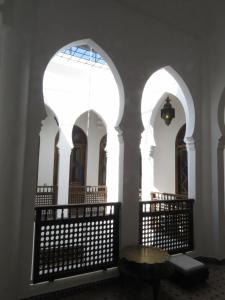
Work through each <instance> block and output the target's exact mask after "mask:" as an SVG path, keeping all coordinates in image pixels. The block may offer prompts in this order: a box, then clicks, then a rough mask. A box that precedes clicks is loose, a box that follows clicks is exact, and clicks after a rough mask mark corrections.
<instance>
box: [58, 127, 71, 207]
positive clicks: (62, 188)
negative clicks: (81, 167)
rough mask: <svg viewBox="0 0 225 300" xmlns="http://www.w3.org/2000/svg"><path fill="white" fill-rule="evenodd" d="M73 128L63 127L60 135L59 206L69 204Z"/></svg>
mask: <svg viewBox="0 0 225 300" xmlns="http://www.w3.org/2000/svg"><path fill="white" fill-rule="evenodd" d="M70 132H71V134H72V128H71V130H70V127H69V128H68V127H67V128H66V127H63V126H62V127H61V128H60V134H59V142H58V148H59V173H58V204H59V205H60V204H68V193H69V174H70V155H71V149H72V146H73V145H72V141H71V138H70V137H69V133H70Z"/></svg>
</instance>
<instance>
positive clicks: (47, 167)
mask: <svg viewBox="0 0 225 300" xmlns="http://www.w3.org/2000/svg"><path fill="white" fill-rule="evenodd" d="M54 123H55V124H54ZM57 131H58V126H57V125H56V122H55V121H54V119H53V118H51V117H49V116H48V117H47V118H46V119H45V120H44V121H43V125H42V128H41V132H40V147H39V164H38V185H44V184H46V185H53V172H54V155H55V136H56V134H57Z"/></svg>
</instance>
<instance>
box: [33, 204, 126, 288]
mask: <svg viewBox="0 0 225 300" xmlns="http://www.w3.org/2000/svg"><path fill="white" fill-rule="evenodd" d="M49 211H51V214H49ZM119 211H120V204H119V203H107V204H106V203H105V204H88V205H85V204H83V205H60V206H59V205H58V206H48V207H36V208H35V213H36V218H35V242H34V266H33V282H34V283H37V282H42V281H51V280H54V279H56V278H63V277H67V276H72V275H76V274H81V273H86V272H92V271H96V270H102V269H106V268H110V267H114V266H116V265H117V262H118V257H119Z"/></svg>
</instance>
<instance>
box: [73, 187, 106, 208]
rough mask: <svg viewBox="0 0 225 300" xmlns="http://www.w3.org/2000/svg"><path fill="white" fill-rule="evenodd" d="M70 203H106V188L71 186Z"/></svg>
mask: <svg viewBox="0 0 225 300" xmlns="http://www.w3.org/2000/svg"><path fill="white" fill-rule="evenodd" d="M69 189H70V190H69V197H70V199H69V203H71V204H82V203H104V202H106V200H107V190H106V186H77V185H75V184H70V187H69Z"/></svg>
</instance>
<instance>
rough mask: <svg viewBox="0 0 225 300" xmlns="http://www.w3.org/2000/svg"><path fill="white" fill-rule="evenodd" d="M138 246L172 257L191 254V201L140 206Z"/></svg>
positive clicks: (142, 204) (146, 203) (150, 203)
mask: <svg viewBox="0 0 225 300" xmlns="http://www.w3.org/2000/svg"><path fill="white" fill-rule="evenodd" d="M140 222H141V224H140V225H141V226H140V244H141V245H144V246H148V245H151V246H155V247H159V248H162V249H165V250H167V251H169V252H170V253H171V254H172V253H180V252H186V251H190V250H193V200H192V199H188V200H167V201H165V200H164V201H163V200H158V201H148V202H140Z"/></svg>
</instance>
